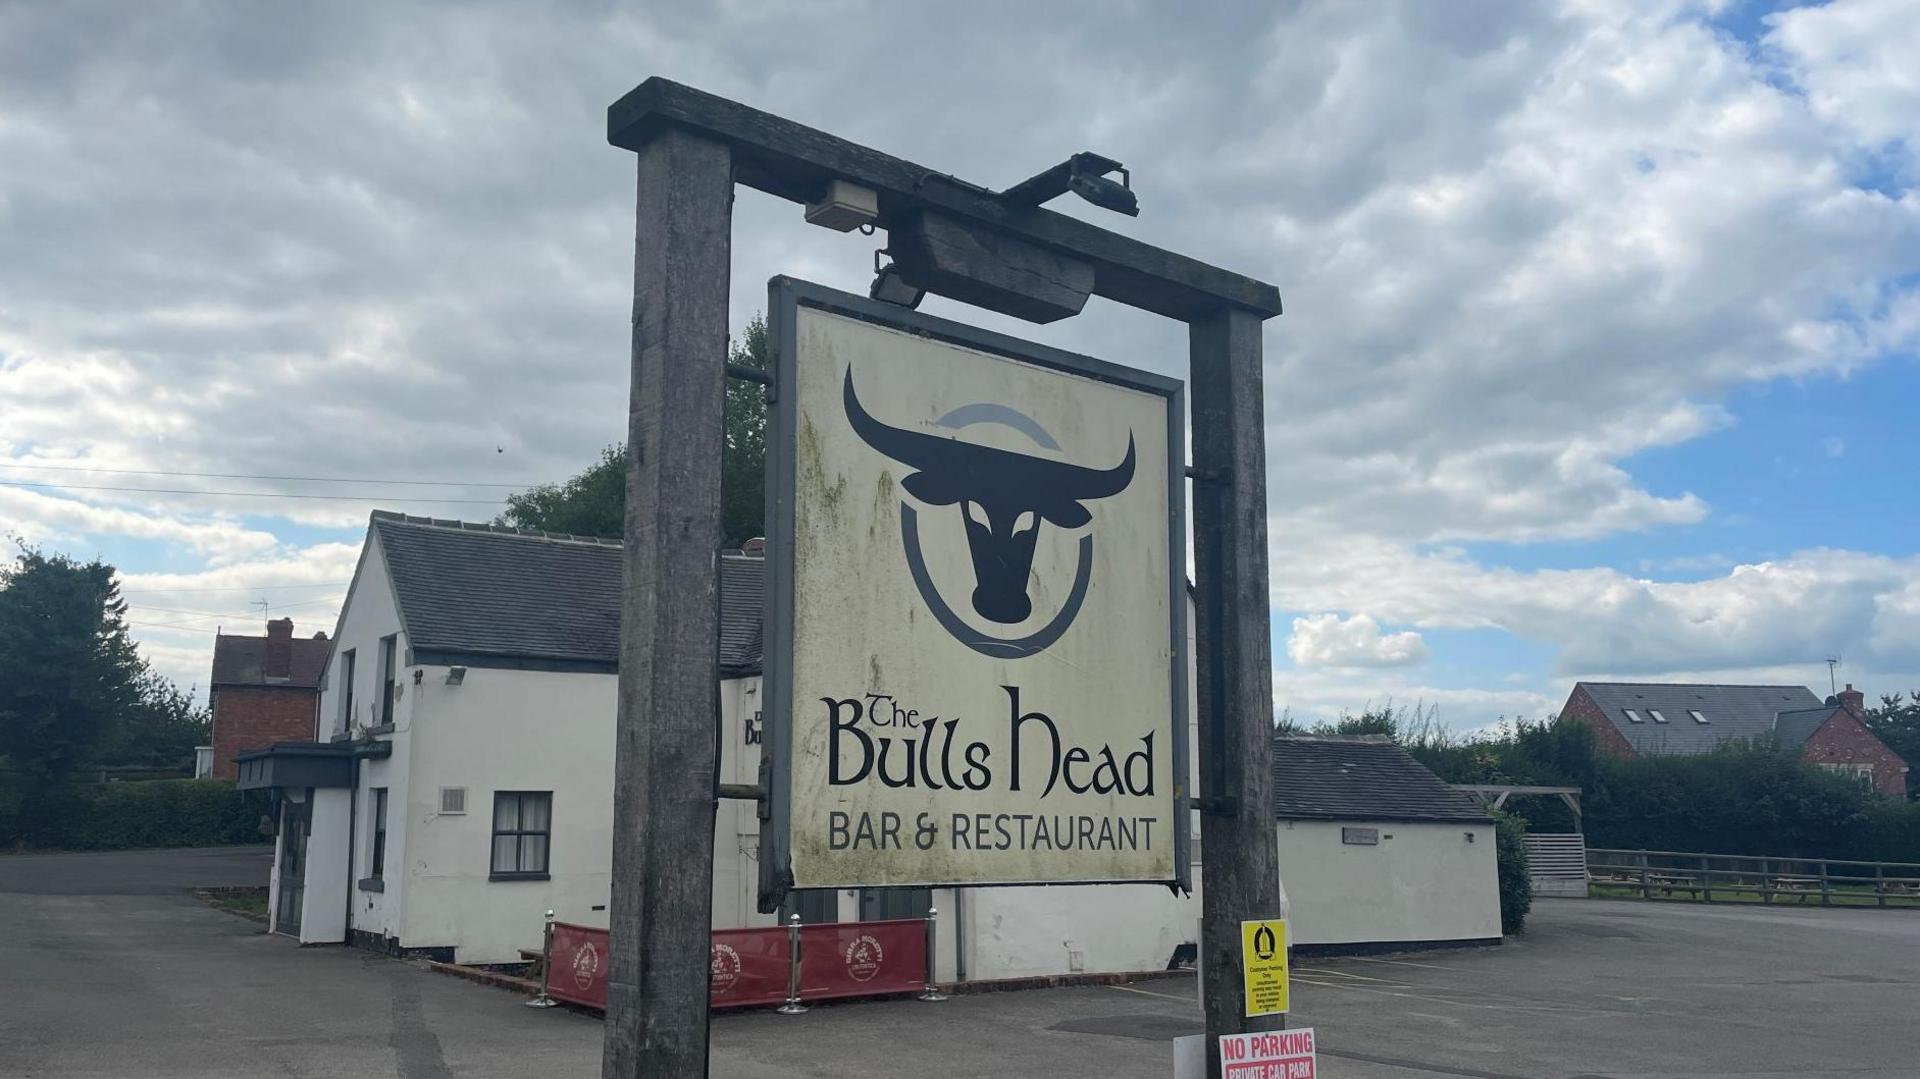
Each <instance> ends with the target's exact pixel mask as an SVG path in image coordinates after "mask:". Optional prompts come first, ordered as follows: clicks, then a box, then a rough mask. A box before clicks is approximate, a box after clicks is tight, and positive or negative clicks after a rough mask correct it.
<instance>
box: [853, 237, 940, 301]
mask: <svg viewBox="0 0 1920 1079" xmlns="http://www.w3.org/2000/svg"><path fill="white" fill-rule="evenodd" d="M889 254H891V252H889V251H888V250H887V249H886V248H884V247H883V248H881V249H880V250H878V251H875V252H874V253H873V287H872V288H869V289H868V290H867V295H868V296H870V297H872V298H873V299H876V300H879V301H880V302H881V303H890V304H897V305H899V306H901V307H905V308H908V309H912V308H915V307H919V306H920V301H921V300H923V299H925V298H926V295H927V290H926V289H923V288H915V287H914V286H912V285H909V284H907V282H906V280H905V279H904V278H902V277H901V276H900V267H899V266H896V265H895V264H894V263H893V262H891V261H888V262H887V263H885V264H884V265H883V264H882V263H881V261H880V257H881V256H882V255H889Z"/></svg>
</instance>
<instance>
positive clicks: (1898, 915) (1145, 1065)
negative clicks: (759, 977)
mask: <svg viewBox="0 0 1920 1079" xmlns="http://www.w3.org/2000/svg"><path fill="white" fill-rule="evenodd" d="M265 877H266V862H265V860H264V852H263V851H261V850H258V849H242V850H234V849H228V850H223V851H170V852H141V853H127V854H77V855H30V856H18V855H14V856H0V1076H6V1077H14V1076H21V1077H27V1076H31V1077H43V1076H44V1077H54V1076H59V1077H68V1076H88V1077H96V1076H97V1077H107V1076H112V1077H119V1076H162V1077H186V1076H194V1077H200V1076H213V1077H240V1076H246V1077H255V1076H313V1077H333V1076H356V1077H357V1076H376V1077H398V1079H422V1077H442V1076H447V1077H451V1076H461V1077H466V1076H474V1077H483V1076H484V1077H491V1076H499V1077H508V1076H512V1077H516V1079H517V1077H521V1076H527V1075H537V1076H542V1077H563V1076H578V1077H592V1076H598V1075H599V1057H600V1037H601V1025H600V1023H599V1021H598V1020H597V1019H594V1018H592V1017H590V1016H586V1015H582V1014H578V1013H575V1012H572V1011H568V1010H565V1009H558V1008H556V1009H551V1010H546V1011H540V1010H534V1009H528V1008H523V1007H521V1004H520V999H519V997H517V996H516V995H514V994H512V993H509V992H505V991H502V990H498V989H492V988H487V987H484V986H479V985H474V984H471V983H468V982H464V981H460V980H457V979H454V978H451V977H447V976H445V975H441V974H436V973H432V972H430V971H427V970H425V969H423V968H421V967H419V966H416V965H414V964H409V963H401V962H396V961H393V960H389V959H385V958H381V957H377V956H373V955H369V954H366V953H362V952H357V951H351V950H348V949H344V948H299V947H296V946H295V945H294V944H293V943H292V942H291V941H288V940H286V939H284V938H280V937H273V936H268V935H266V934H265V933H263V932H261V931H260V927H259V926H257V925H255V924H253V923H252V922H248V921H245V920H243V919H240V918H238V917H235V916H233V915H230V914H226V913H223V912H220V911H216V910H213V909H211V908H209V907H206V906H204V905H202V904H201V903H200V902H199V901H198V900H196V899H194V898H193V897H192V896H191V895H190V894H188V892H187V891H186V889H187V888H188V887H189V886H190V885H231V884H247V883H264V881H265ZM1534 911H1535V913H1534V918H1533V920H1532V922H1531V923H1530V927H1529V929H1528V932H1527V933H1526V934H1525V935H1524V936H1522V937H1520V938H1516V939H1515V940H1513V941H1512V942H1510V943H1508V944H1506V945H1504V946H1502V947H1499V948H1488V949H1479V950H1473V951H1456V952H1437V953H1424V954H1414V955H1401V956H1381V957H1372V958H1364V959H1360V958H1355V959H1341V960H1321V961H1315V962H1312V963H1309V964H1304V965H1302V966H1301V968H1300V969H1299V970H1298V971H1297V973H1296V975H1295V988H1294V1002H1295V1011H1294V1015H1293V1019H1294V1025H1296V1026H1312V1027H1314V1028H1315V1029H1316V1031H1317V1032H1318V1039H1319V1042H1320V1045H1321V1060H1320V1068H1321V1075H1323V1076H1326V1077H1328V1079H1435V1077H1466V1079H1681V1077H1686V1079H1732V1077H1735V1076H1740V1077H1783V1079H1784V1077H1786V1076H1796V1077H1799V1076H1819V1077H1841V1076H1845V1077H1847V1079H1894V1077H1900V1079H1908V1077H1911V1076H1914V1075H1915V1074H1917V1073H1920V1027H1917V1026H1916V1018H1920V1008H1916V1001H1917V1000H1920V993H1917V992H1916V990H1920V912H1916V911H1876V910H1822V909H1818V908H1808V909H1777V908H1775V909H1756V908H1754V907H1750V906H1745V907H1732V906H1728V907H1715V906H1703V905H1695V904H1682V903H1661V902H1654V903H1645V902H1635V901H1624V900H1585V901H1582V900H1543V901H1540V902H1539V903H1537V904H1536V905H1535V908H1534ZM1192 997H1193V988H1192V983H1191V980H1187V979H1161V980H1152V981H1144V982H1140V983H1136V984H1134V985H1131V986H1120V987H1087V988H1073V989H1056V990H1042V991H1029V992H1016V993H995V994H980V995H971V996H959V997H955V998H953V999H951V1000H949V1001H946V1002H944V1003H939V1004H923V1003H919V1002H916V1001H910V1000H898V1001H885V1002H872V1003H860V1004H844V1005H838V1006H829V1007H818V1008H815V1009H814V1010H813V1011H811V1012H810V1013H808V1014H806V1015H803V1016H781V1015H775V1014H773V1013H771V1012H750V1013H743V1014H733V1015H721V1016H717V1017H715V1019H714V1022H713V1071H712V1074H713V1075H714V1076H716V1077H727V1079H735V1077H737V1079H771V1077H773V1076H820V1077H841V1076H844V1077H848V1079H863V1077H880V1076H888V1077H894V1076H930V1077H939V1079H967V1077H974V1076H982V1077H984V1076H991V1077H993V1079H1014V1077H1019V1076H1033V1075H1045V1076H1050V1077H1067V1076H1103V1077H1104V1076H1114V1077H1136V1076H1137V1077H1148V1076H1151V1077H1155V1079H1164V1077H1167V1076H1170V1075H1171V1074H1172V1066H1171V1051H1170V1048H1169V1045H1168V1039H1170V1038H1172V1037H1174V1036H1176V1035H1179V1034H1186V1033H1191V1032H1195V1031H1197V1030H1198V1027H1199V1023H1198V1019H1197V1014H1196V1009H1195V1007H1194V1004H1193V999H1192Z"/></svg>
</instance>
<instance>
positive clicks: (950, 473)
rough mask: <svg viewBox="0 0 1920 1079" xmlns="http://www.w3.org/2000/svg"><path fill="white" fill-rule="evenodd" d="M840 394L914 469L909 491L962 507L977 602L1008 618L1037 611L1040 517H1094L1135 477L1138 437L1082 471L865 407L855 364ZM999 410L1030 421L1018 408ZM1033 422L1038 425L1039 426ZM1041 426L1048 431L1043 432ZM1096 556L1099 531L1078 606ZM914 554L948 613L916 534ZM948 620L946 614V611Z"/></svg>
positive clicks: (1078, 586)
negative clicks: (1030, 590) (1032, 578)
mask: <svg viewBox="0 0 1920 1079" xmlns="http://www.w3.org/2000/svg"><path fill="white" fill-rule="evenodd" d="M842 396H843V399H844V403H845V406H846V412H847V421H848V422H849V423H850V424H852V426H853V430H854V432H855V433H856V434H858V435H859V436H860V438H861V439H862V440H864V441H865V442H866V443H867V445H869V446H871V447H873V448H874V449H876V450H878V451H879V452H881V453H883V454H885V455H886V456H888V457H890V458H892V459H893V460H895V461H897V462H899V463H900V464H902V465H905V466H906V467H907V468H910V469H913V470H914V471H913V472H912V473H911V474H909V475H907V476H906V477H905V478H904V479H902V480H901V481H900V486H901V487H903V488H905V489H906V491H907V493H909V494H911V495H913V496H914V497H915V498H917V499H919V500H920V501H921V502H924V503H926V504H927V505H930V506H957V507H959V510H960V515H961V520H962V522H963V523H964V524H965V526H966V534H967V552H968V554H969V556H970V557H971V559H972V562H973V578H974V589H973V596H972V601H973V609H974V611H975V612H977V613H978V614H979V615H980V617H982V618H985V619H988V620H989V621H992V622H997V623H1000V624H1002V625H1012V624H1014V623H1017V622H1021V621H1024V620H1025V619H1026V618H1027V616H1028V615H1030V614H1032V613H1033V601H1032V600H1031V599H1030V598H1029V597H1028V595H1027V578H1028V575H1029V574H1030V573H1031V571H1032V569H1033V551H1034V542H1035V541H1036V540H1037V539H1038V538H1039V533H1040V526H1041V523H1042V522H1050V523H1052V524H1053V525H1054V526H1055V527H1058V528H1078V527H1080V526H1082V525H1084V524H1086V523H1087V522H1088V521H1090V520H1092V516H1093V515H1092V514H1090V513H1089V512H1087V508H1086V506H1085V505H1083V504H1082V503H1085V502H1088V501H1091V500H1093V499H1097V498H1108V497H1111V496H1113V495H1116V494H1119V493H1120V492H1121V491H1124V490H1126V488H1127V485H1128V484H1129V483H1131V482H1133V466H1134V448H1133V437H1132V436H1131V435H1129V436H1128V437H1127V452H1126V455H1125V456H1124V457H1123V458H1121V461H1120V463H1119V464H1117V465H1115V466H1114V467H1112V468H1106V469H1100V468H1084V467H1081V466H1079V465H1070V464H1065V463H1063V462H1060V461H1052V460H1048V459H1046V458H1041V457H1032V456H1029V455H1027V454H1022V453H1014V452H1011V451H1009V450H1001V449H995V448H993V447H991V446H979V445H974V444H971V443H967V442H962V441H960V440H959V439H957V438H949V437H943V436H940V435H930V434H926V433H924V432H920V431H909V430H903V429H901V428H898V427H890V426H888V425H887V424H885V423H882V422H881V421H879V420H877V419H875V418H874V417H873V416H872V415H870V414H869V413H868V412H867V410H866V409H865V408H864V407H862V406H861V404H860V397H859V395H858V394H857V393H855V392H854V388H853V369H852V368H851V367H849V368H848V369H847V375H846V383H845V391H844V393H843V394H842ZM1000 411H1004V412H1007V413H1009V414H1011V415H1014V416H1016V417H1018V418H1019V419H1021V420H1024V421H1025V422H1026V423H1027V424H1029V425H1031V424H1032V421H1031V420H1028V419H1027V418H1026V417H1024V416H1019V414H1017V413H1012V412H1011V410H1006V409H1000ZM1032 426H1033V427H1034V429H1035V430H1037V429H1038V425H1032ZM1040 433H1041V436H1042V437H1043V438H1044V437H1045V433H1044V431H1042V432H1040ZM1048 441H1049V442H1050V439H1049V440H1048ZM902 519H903V521H904V522H906V523H908V524H909V525H910V524H911V523H912V521H913V516H912V511H911V509H910V508H909V507H906V506H904V505H903V506H902ZM1090 553H1091V538H1090V537H1088V538H1083V540H1082V543H1081V560H1080V561H1081V569H1080V574H1079V578H1078V580H1076V582H1075V588H1074V592H1075V597H1076V598H1075V599H1074V600H1073V602H1072V603H1071V604H1070V606H1071V607H1072V608H1075V609H1077V608H1078V606H1079V603H1078V597H1080V596H1084V594H1085V588H1086V577H1087V572H1088V569H1089V568H1090V567H1089V558H1088V556H1089V555H1090ZM908 556H909V561H910V563H912V564H913V568H914V571H915V578H916V580H917V582H918V583H919V585H920V590H921V593H922V595H923V596H924V597H926V598H927V599H928V601H929V604H930V605H932V606H934V608H935V613H936V614H941V613H943V611H944V605H942V604H939V603H938V601H937V597H934V596H931V595H928V593H929V592H930V590H931V587H930V582H929V581H928V580H927V579H926V574H925V572H924V567H923V566H922V565H920V563H919V558H918V556H919V548H918V540H917V538H915V539H912V540H910V547H909V550H908ZM1062 614H1063V615H1064V616H1065V617H1064V619H1056V622H1057V623H1058V625H1057V626H1056V627H1054V628H1053V629H1052V630H1051V632H1047V633H1044V634H1043V635H1036V636H1045V638H1046V639H1047V640H1051V639H1052V638H1054V637H1057V636H1058V635H1059V632H1060V631H1062V630H1064V629H1065V628H1066V624H1065V623H1066V621H1070V620H1071V618H1072V611H1071V610H1063V612H1062ZM942 620H943V621H946V619H945V618H944V617H943V619H942ZM948 629H949V630H953V631H955V633H956V635H958V636H960V637H961V639H962V640H963V641H967V643H969V644H970V645H972V646H973V647H976V648H979V649H980V650H981V651H996V650H997V651H1000V652H1005V653H1006V654H1018V655H1025V654H1031V652H1033V651H1036V650H1037V649H1038V648H1039V647H1044V643H1042V642H1040V641H1037V640H1036V639H1035V638H1029V639H1028V641H1029V642H1032V644H1030V645H1029V646H1028V647H1024V648H1023V647H1020V645H1021V644H1022V642H1002V641H995V640H993V639H991V638H986V639H984V643H986V644H989V645H994V646H999V647H998V648H997V649H996V648H992V647H982V646H981V643H976V641H975V640H970V639H969V636H974V637H977V636H978V635H977V634H973V635H970V634H968V633H964V632H961V630H960V629H959V628H958V627H956V626H954V625H952V624H951V623H949V624H948Z"/></svg>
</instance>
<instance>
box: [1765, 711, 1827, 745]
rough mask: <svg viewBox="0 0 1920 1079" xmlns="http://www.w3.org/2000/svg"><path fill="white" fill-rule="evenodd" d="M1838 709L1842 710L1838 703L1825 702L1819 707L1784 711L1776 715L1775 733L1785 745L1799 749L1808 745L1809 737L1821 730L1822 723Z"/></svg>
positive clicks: (1774, 722)
mask: <svg viewBox="0 0 1920 1079" xmlns="http://www.w3.org/2000/svg"><path fill="white" fill-rule="evenodd" d="M1838 711H1841V707H1840V706H1839V705H1838V704H1823V705H1821V706H1820V707H1818V708H1800V709H1796V710H1794V711H1791V712H1782V713H1780V714H1779V715H1778V716H1776V717H1774V721H1773V735H1774V737H1776V738H1778V739H1779V740H1780V744H1781V745H1782V746H1783V747H1785V748H1787V749H1798V748H1800V747H1801V746H1803V745H1806V744H1807V739H1809V738H1812V737H1813V732H1814V731H1817V730H1819V729H1820V726H1821V724H1823V723H1825V722H1826V721H1827V720H1829V719H1832V718H1833V714H1834V713H1835V712H1838Z"/></svg>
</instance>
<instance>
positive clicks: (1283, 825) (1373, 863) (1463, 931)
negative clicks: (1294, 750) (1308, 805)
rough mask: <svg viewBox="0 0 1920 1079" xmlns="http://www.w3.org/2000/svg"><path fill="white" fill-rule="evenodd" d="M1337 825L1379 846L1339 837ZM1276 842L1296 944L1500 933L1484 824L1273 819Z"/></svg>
mask: <svg viewBox="0 0 1920 1079" xmlns="http://www.w3.org/2000/svg"><path fill="white" fill-rule="evenodd" d="M1342 827H1348V828H1355V827H1364V828H1377V829H1379V831H1380V844H1379V845H1378V846H1372V847H1368V846H1351V845H1348V844H1345V843H1342V842H1341V839H1340V829H1341V828H1342ZM1469 835H1471V836H1473V840H1472V842H1468V840H1467V836H1469ZM1279 843H1280V874H1281V876H1282V877H1284V878H1285V879H1286V881H1287V898H1288V900H1289V905H1290V910H1289V911H1288V917H1289V919H1290V920H1291V921H1290V926H1289V927H1290V929H1291V930H1292V932H1293V939H1294V943H1296V944H1350V943H1359V942H1369V943H1371V942H1391V941H1440V940H1487V939H1494V940H1497V939H1499V937H1500V891H1499V881H1498V877H1497V875H1496V872H1495V867H1494V849H1493V825H1492V824H1491V823H1488V824H1410V823H1396V822H1392V821H1281V822H1280V831H1279Z"/></svg>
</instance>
